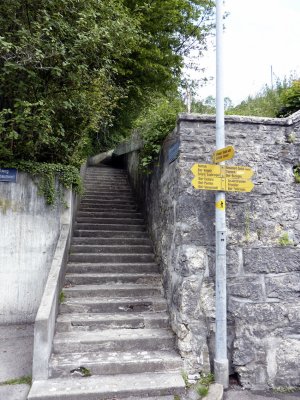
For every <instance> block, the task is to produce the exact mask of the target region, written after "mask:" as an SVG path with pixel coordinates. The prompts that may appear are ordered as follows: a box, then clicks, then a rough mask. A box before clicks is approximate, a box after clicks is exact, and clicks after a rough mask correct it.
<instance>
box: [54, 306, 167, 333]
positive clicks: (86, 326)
mask: <svg viewBox="0 0 300 400" xmlns="http://www.w3.org/2000/svg"><path fill="white" fill-rule="evenodd" d="M120 328H123V329H124V328H127V329H137V328H139V329H144V328H146V329H151V328H169V317H168V315H167V313H166V312H164V311H160V312H154V311H149V312H142V313H139V312H134V311H133V312H130V313H124V312H122V313H114V314H110V313H105V314H103V313H102V314H97V313H85V314H83V313H79V314H76V313H72V314H60V315H59V316H58V318H57V324H56V331H57V332H68V331H94V330H99V329H120Z"/></svg>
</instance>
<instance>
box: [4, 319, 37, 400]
mask: <svg viewBox="0 0 300 400" xmlns="http://www.w3.org/2000/svg"><path fill="white" fill-rule="evenodd" d="M32 353H33V325H0V400H26V398H27V394H28V392H29V389H30V386H29V385H27V384H17V385H3V384H1V383H3V382H5V381H7V380H12V379H19V378H21V377H24V376H27V377H28V376H31V374H32Z"/></svg>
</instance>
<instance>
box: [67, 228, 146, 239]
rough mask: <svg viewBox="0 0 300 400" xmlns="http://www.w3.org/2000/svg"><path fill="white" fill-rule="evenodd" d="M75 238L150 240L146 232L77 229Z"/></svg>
mask: <svg viewBox="0 0 300 400" xmlns="http://www.w3.org/2000/svg"><path fill="white" fill-rule="evenodd" d="M74 237H93V238H114V239H124V238H135V239H137V238H148V233H147V232H145V231H126V230H123V231H121V230H120V231H111V230H109V229H108V230H94V229H93V230H90V229H75V231H74Z"/></svg>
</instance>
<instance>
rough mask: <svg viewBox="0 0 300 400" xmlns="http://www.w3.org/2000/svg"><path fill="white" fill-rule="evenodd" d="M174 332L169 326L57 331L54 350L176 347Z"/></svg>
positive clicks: (67, 351)
mask: <svg viewBox="0 0 300 400" xmlns="http://www.w3.org/2000/svg"><path fill="white" fill-rule="evenodd" d="M174 344H175V341H174V335H173V333H172V332H171V331H169V330H167V329H105V330H101V331H92V332H80V334H78V332H61V333H56V334H55V336H54V340H53V353H54V354H57V353H63V354H66V353H74V352H76V353H79V352H95V351H131V350H144V351H145V350H160V351H161V350H174Z"/></svg>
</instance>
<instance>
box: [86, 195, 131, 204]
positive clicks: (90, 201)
mask: <svg viewBox="0 0 300 400" xmlns="http://www.w3.org/2000/svg"><path fill="white" fill-rule="evenodd" d="M80 204H82V205H89V204H94V205H98V206H99V205H103V206H105V205H108V204H111V205H114V206H119V205H129V206H131V205H135V204H136V203H135V200H134V199H133V198H132V199H121V198H119V197H116V198H114V199H101V198H100V197H99V198H98V199H82V200H81V203H80Z"/></svg>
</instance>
